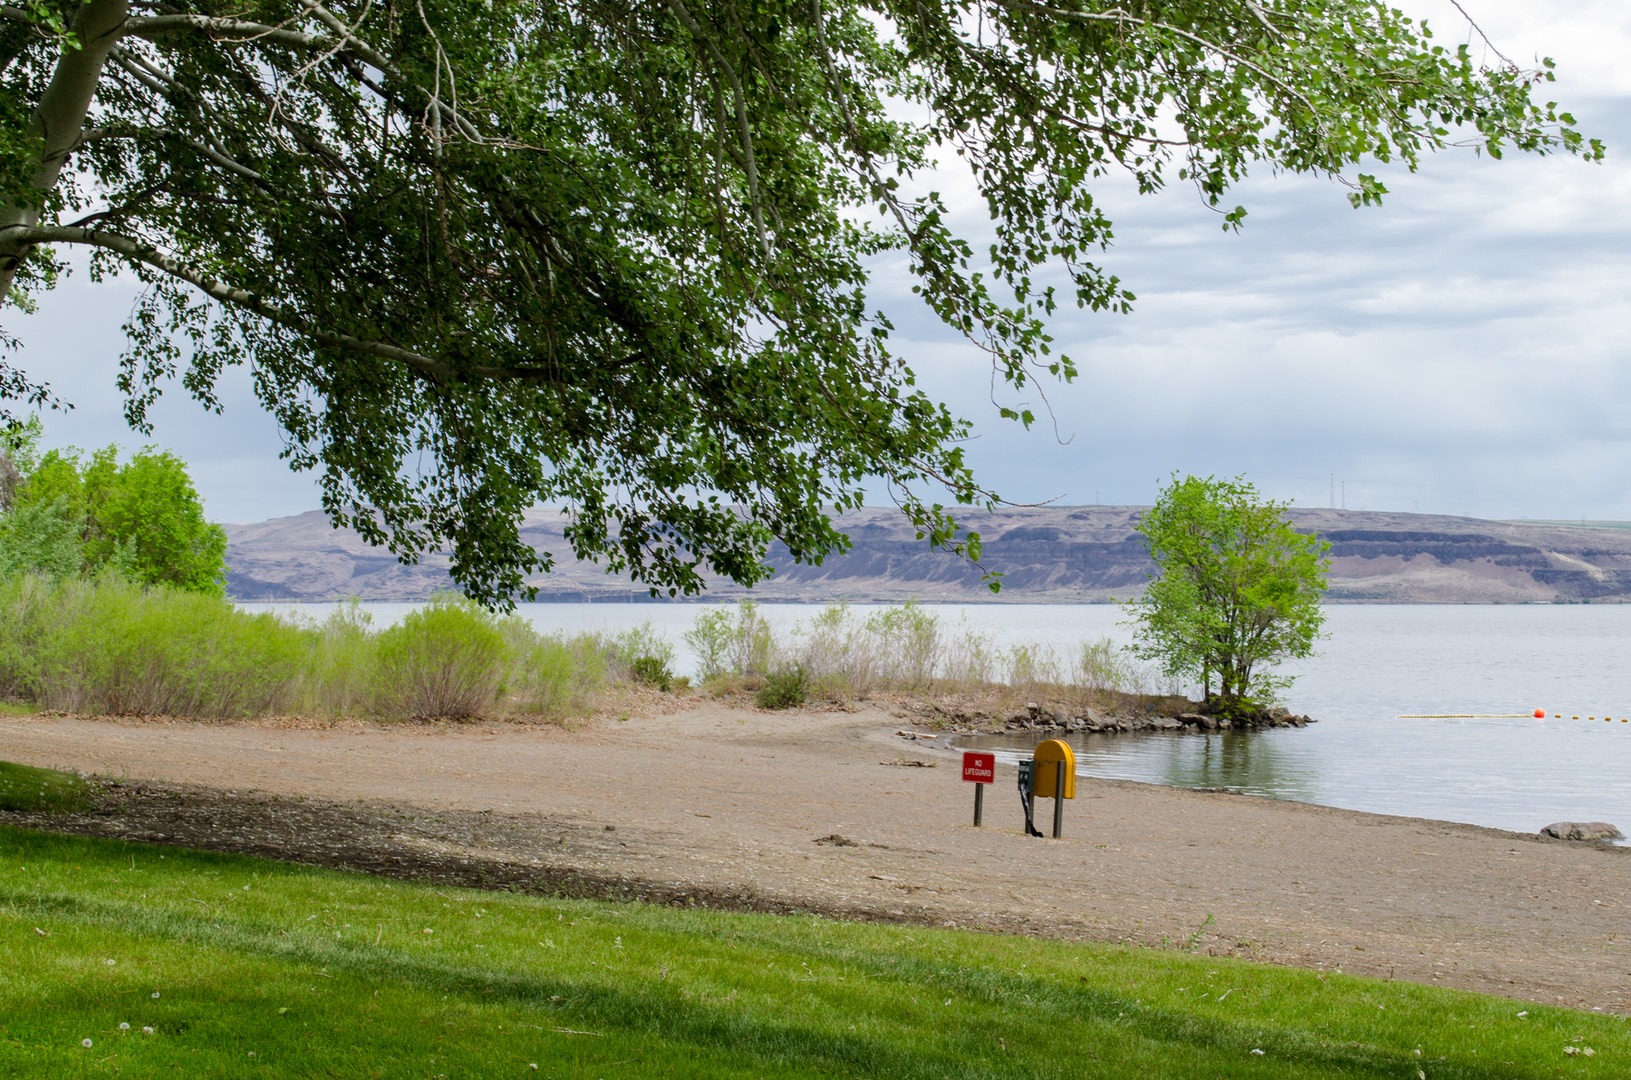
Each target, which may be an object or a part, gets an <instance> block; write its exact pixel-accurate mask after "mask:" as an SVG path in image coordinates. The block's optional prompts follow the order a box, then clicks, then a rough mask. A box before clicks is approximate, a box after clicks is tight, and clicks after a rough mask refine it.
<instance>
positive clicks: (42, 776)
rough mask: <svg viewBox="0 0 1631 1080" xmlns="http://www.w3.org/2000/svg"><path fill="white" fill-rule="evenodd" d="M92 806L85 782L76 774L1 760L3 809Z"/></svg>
mask: <svg viewBox="0 0 1631 1080" xmlns="http://www.w3.org/2000/svg"><path fill="white" fill-rule="evenodd" d="M89 803H90V792H89V790H88V788H87V785H86V784H85V781H83V780H81V779H80V778H79V777H77V776H75V775H74V774H73V773H65V772H58V771H57V770H55V769H36V768H34V767H32V766H29V765H14V764H12V763H11V762H9V761H0V810H22V811H31V810H59V811H70V812H71V811H75V810H82V809H84V808H85V807H86V806H87V805H89Z"/></svg>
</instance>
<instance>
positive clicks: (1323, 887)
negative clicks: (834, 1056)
mask: <svg viewBox="0 0 1631 1080" xmlns="http://www.w3.org/2000/svg"><path fill="white" fill-rule="evenodd" d="M912 728H913V725H912V722H911V721H910V720H909V719H907V718H905V716H904V715H903V714H901V713H898V712H896V711H894V710H892V709H890V708H888V707H887V706H866V705H862V706H860V707H858V708H856V709H854V710H851V711H822V710H804V711H797V712H787V713H766V712H760V711H756V710H753V709H749V708H742V707H737V706H730V705H725V704H722V703H718V702H713V701H707V700H702V699H697V700H694V701H692V702H689V703H686V704H684V705H682V706H680V707H674V706H673V705H671V704H668V705H665V704H662V703H659V702H655V701H654V702H653V703H652V704H651V707H650V708H649V709H638V710H634V711H632V712H631V714H630V715H629V717H628V718H627V719H623V720H619V719H615V718H613V719H604V720H600V721H596V722H593V723H590V724H586V725H584V726H582V727H580V728H578V729H575V730H568V729H564V728H561V727H556V726H550V725H523V724H512V723H504V722H494V723H479V724H466V725H454V726H440V725H438V726H425V725H407V726H383V725H372V724H361V723H346V724H340V725H326V726H325V725H315V724H301V723H298V722H245V723H233V724H210V723H194V722H186V721H155V720H133V719H87V718H80V717H64V716H36V717H8V718H5V719H0V759H3V760H8V761H15V762H21V763H25V764H31V765H41V766H50V767H56V768H67V769H72V770H76V771H79V772H82V773H85V774H89V775H95V776H98V777H102V778H104V779H107V780H111V781H116V783H114V784H112V785H110V786H109V787H108V789H107V792H106V794H105V796H104V798H103V805H102V806H101V807H100V809H99V812H97V813H94V814H88V815H84V816H80V817H74V818H71V819H66V820H64V819H57V820H55V821H53V822H52V823H50V824H49V827H52V828H58V829H64V830H69V831H80V832H90V833H97V834H101V835H112V836H123V837H127V838H130V839H141V840H151V841H157V842H164V843H179V844H186V845H188V846H195V847H208V848H217V849H222V850H236V851H248V852H253V853H257V854H266V855H275V856H279V857H284V858H288V859H292V860H296V861H302V862H312V863H319V864H324V865H332V866H342V867H350V868H355V869H362V870H368V871H371V872H376V873H388V874H396V875H399V876H411V877H421V878H430V879H432V880H441V881H449V882H458V883H465V884H484V885H488V886H511V887H522V888H531V889H542V890H547V891H554V892H565V893H571V894H575V895H593V896H603V897H612V898H617V897H628V898H644V899H649V900H653V901H656V902H663V903H681V904H684V903H690V904H709V905H717V906H729V907H740V908H751V909H759V910H770V911H793V910H797V911H814V912H821V913H827V914H832V915H835V916H841V917H850V918H867V919H887V920H897V921H904V922H912V923H919V924H925V925H934V926H957V927H962V928H965V929H984V930H991V931H1000V932H1012V933H1023V934H1030V935H1035V936H1040V937H1053V938H1060V939H1066V940H1095V941H1110V942H1131V943H1139V944H1147V945H1154V946H1158V947H1167V948H1174V949H1193V950H1195V951H1198V952H1201V953H1209V954H1214V955H1228V956H1237V957H1242V958H1245V959H1251V960H1261V961H1268V962H1273V963H1281V964H1295V965H1299V966H1303V967H1310V968H1316V969H1323V970H1338V969H1340V970H1342V971H1347V972H1353V973H1359V974H1365V975H1372V976H1377V977H1380V978H1393V979H1405V980H1412V981H1415V982H1421V983H1431V984H1435V985H1445V986H1454V987H1461V988H1465V989H1471V990H1479V991H1484V992H1488V993H1495V994H1503V995H1507V996H1510V997H1514V998H1519V999H1523V1000H1530V1001H1541V1002H1547V1003H1552V1004H1561V1005H1568V1006H1574V1007H1578V1008H1584V1009H1594V1010H1602V1011H1610V1012H1617V1013H1622V1014H1631V920H1628V918H1627V906H1628V903H1631V851H1627V850H1624V849H1618V848H1610V847H1606V846H1601V845H1596V844H1570V843H1564V842H1561V841H1552V840H1546V839H1542V838H1539V837H1536V836H1531V835H1524V834H1518V833H1509V832H1502V831H1499V830H1494V829H1485V828H1478V827H1474V826H1468V825H1457V824H1449V823H1445V822H1437V821H1425V820H1419V819H1413V818H1400V817H1386V816H1380V815H1373V814H1362V813H1356V812H1352V811H1346V810H1334V809H1329V808H1324V807H1316V806H1308V805H1303V804H1297V803H1287V802H1275V801H1271V800H1267V799H1257V798H1250V797H1244V796H1235V795H1227V794H1219V793H1209V792H1195V791H1183V790H1175V789H1169V788H1162V787H1156V786H1150V785H1143V784H1134V783H1126V782H1119V781H1102V780H1088V779H1085V778H1084V779H1083V780H1082V781H1081V782H1080V783H1079V785H1078V790H1077V798H1076V799H1075V800H1073V801H1070V802H1067V804H1066V806H1065V812H1064V836H1063V838H1062V839H1059V840H1053V839H1034V838H1028V837H1026V836H1024V835H1023V833H1022V831H1021V825H1022V818H1021V814H1020V808H1019V800H1018V797H1017V795H1016V793H1015V786H1014V779H1015V778H1014V771H1013V770H1012V769H1006V768H999V769H998V771H997V782H996V783H995V784H994V785H992V786H991V787H990V788H989V789H988V790H987V793H986V809H985V825H984V827H983V828H980V829H975V828H974V827H973V825H972V810H973V801H974V794H973V785H972V784H968V783H965V782H963V781H962V779H961V773H960V768H959V765H960V760H959V755H956V754H954V753H952V752H950V751H949V750H947V749H945V748H944V747H943V746H941V745H940V744H942V743H944V742H945V738H944V737H941V738H937V739H926V740H914V739H910V738H907V737H904V736H903V735H901V734H900V732H902V731H910V730H912ZM1037 816H1038V822H1039V824H1040V825H1041V827H1042V829H1043V831H1044V832H1047V831H1048V827H1049V823H1050V822H1051V816H1052V804H1051V802H1048V801H1041V800H1039V803H1038V815H1037ZM0 820H7V821H10V822H12V823H16V824H25V825H42V824H45V823H44V822H42V821H41V820H39V819H33V818H30V817H28V816H26V815H16V814H10V815H0ZM1620 824H1622V825H1623V824H1627V823H1620Z"/></svg>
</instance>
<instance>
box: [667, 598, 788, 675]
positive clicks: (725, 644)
mask: <svg viewBox="0 0 1631 1080" xmlns="http://www.w3.org/2000/svg"><path fill="white" fill-rule="evenodd" d="M685 643H686V644H687V645H689V646H691V648H692V650H693V651H694V652H695V653H696V654H697V674H698V675H699V676H701V677H702V678H703V679H714V678H718V677H719V676H721V675H762V674H764V673H765V672H767V671H769V670H770V664H771V657H772V656H774V655H775V650H776V646H775V639H774V637H773V635H772V633H771V630H770V624H769V623H768V622H766V621H765V618H764V616H763V615H761V614H759V605H758V604H755V603H754V602H753V601H751V600H744V601H742V602H741V603H740V604H737V605H736V618H735V619H732V618H731V615H730V613H729V612H728V611H727V610H726V609H724V608H722V607H716V608H711V609H709V610H708V611H704V612H703V613H702V614H701V615H698V616H697V619H696V622H695V623H693V624H692V626H691V629H689V630H687V631H686V632H685ZM670 659H672V657H670Z"/></svg>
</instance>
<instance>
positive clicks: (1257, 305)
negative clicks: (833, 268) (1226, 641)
mask: <svg viewBox="0 0 1631 1080" xmlns="http://www.w3.org/2000/svg"><path fill="white" fill-rule="evenodd" d="M1400 6H1403V7H1404V8H1405V9H1406V10H1407V11H1410V12H1411V13H1413V14H1423V15H1427V16H1428V17H1430V18H1432V19H1433V20H1434V25H1435V27H1436V28H1437V29H1438V31H1439V36H1440V39H1441V40H1442V41H1446V42H1456V41H1459V40H1462V39H1464V38H1465V37H1466V33H1467V32H1466V29H1465V24H1464V22H1462V21H1460V19H1459V17H1458V16H1457V15H1456V13H1455V11H1454V9H1453V7H1452V6H1451V5H1450V4H1449V3H1448V2H1444V3H1440V2H1439V0H1408V2H1405V3H1402V4H1401V5H1400ZM1466 6H1467V7H1468V9H1469V10H1471V11H1472V12H1473V13H1474V14H1475V15H1476V16H1477V17H1478V19H1479V21H1480V24H1481V25H1482V27H1483V29H1484V30H1485V31H1486V32H1487V33H1488V34H1489V36H1490V37H1491V38H1492V39H1493V40H1494V41H1495V42H1496V43H1497V44H1498V45H1499V46H1500V47H1501V48H1502V50H1503V51H1504V52H1506V54H1507V55H1509V56H1511V57H1512V58H1513V59H1515V60H1517V61H1518V62H1520V63H1528V62H1530V61H1532V60H1533V58H1534V57H1536V56H1543V55H1544V56H1551V57H1553V58H1555V59H1556V60H1557V62H1558V81H1557V83H1556V84H1555V85H1554V86H1553V87H1552V88H1550V90H1549V91H1546V92H1544V97H1545V98H1555V99H1556V100H1558V101H1559V102H1561V103H1562V104H1563V105H1565V106H1566V107H1568V108H1569V109H1571V110H1572V111H1573V112H1574V113H1575V115H1576V117H1577V119H1578V120H1579V126H1580V128H1581V129H1582V130H1583V131H1584V132H1585V133H1586V134H1588V135H1591V136H1597V137H1600V138H1602V139H1604V140H1605V141H1606V142H1607V143H1608V144H1609V159H1608V161H1607V162H1605V163H1604V164H1601V165H1596V166H1588V165H1585V164H1582V163H1581V162H1580V161H1578V160H1575V159H1570V158H1548V159H1538V160H1537V159H1520V158H1517V157H1511V156H1509V157H1508V158H1507V159H1506V160H1504V161H1500V162H1492V161H1490V160H1489V159H1487V158H1485V157H1480V156H1476V155H1474V154H1473V153H1472V152H1470V151H1460V152H1451V153H1447V154H1441V155H1438V156H1436V157H1433V158H1430V159H1429V160H1428V161H1427V163H1426V165H1425V166H1424V168H1423V169H1422V171H1421V172H1420V173H1418V174H1416V175H1414V176H1409V175H1390V176H1388V177H1387V178H1386V179H1387V182H1388V184H1389V187H1390V188H1391V189H1392V192H1393V194H1392V195H1390V196H1389V198H1388V200H1387V202H1386V203H1385V204H1384V205H1383V206H1382V207H1381V208H1379V209H1378V208H1369V209H1365V210H1360V211H1356V210H1353V209H1351V208H1350V207H1349V205H1348V203H1347V201H1346V199H1345V198H1344V189H1342V188H1340V187H1338V186H1336V185H1334V184H1331V183H1329V182H1326V181H1316V180H1307V179H1300V178H1288V177H1259V178H1254V179H1253V180H1252V181H1250V182H1249V183H1248V184H1246V185H1244V186H1242V187H1241V188H1240V189H1238V191H1237V201H1239V202H1241V203H1243V204H1244V205H1245V206H1246V207H1247V209H1248V211H1249V212H1250V213H1249V217H1248V219H1247V226H1246V229H1245V231H1244V232H1243V233H1241V234H1239V235H1227V234H1224V233H1223V232H1222V231H1221V229H1220V228H1219V222H1218V219H1217V217H1216V215H1215V214H1213V213H1212V212H1210V211H1208V210H1207V209H1206V208H1205V207H1203V206H1202V205H1201V204H1200V202H1199V200H1198V199H1197V197H1196V196H1195V195H1194V193H1193V191H1192V190H1190V189H1188V188H1186V187H1184V186H1182V185H1179V186H1175V187H1174V188H1173V189H1172V190H1171V191H1168V192H1166V193H1164V194H1163V195H1161V196H1158V197H1155V198H1150V199H1143V200H1139V199H1137V198H1135V197H1123V196H1118V195H1115V194H1113V193H1111V199H1110V202H1111V205H1112V206H1113V207H1115V208H1117V210H1116V213H1115V214H1114V216H1115V220H1116V223H1117V228H1116V235H1117V241H1116V246H1115V247H1114V248H1112V249H1111V250H1110V252H1108V253H1107V254H1106V256H1105V258H1104V261H1105V262H1106V264H1107V265H1108V266H1109V267H1110V269H1111V270H1112V271H1113V272H1115V273H1117V274H1119V275H1120V276H1121V278H1122V279H1123V281H1124V282H1125V283H1126V285H1127V287H1129V288H1131V289H1132V290H1133V291H1134V292H1135V293H1136V294H1137V295H1138V303H1137V306H1136V309H1135V311H1134V313H1133V314H1132V315H1130V316H1106V315H1091V314H1078V313H1075V312H1071V313H1070V314H1069V315H1067V316H1065V317H1062V318H1061V319H1060V320H1059V322H1058V323H1057V325H1056V326H1055V327H1054V336H1055V338H1056V340H1057V341H1058V342H1059V344H1060V345H1061V347H1063V349H1064V351H1066V352H1068V353H1070V354H1071V355H1072V356H1073V357H1074V358H1075V359H1076V360H1077V362H1078V365H1079V366H1080V368H1081V377H1080V379H1079V380H1078V381H1077V382H1076V383H1075V384H1074V385H1072V386H1069V387H1054V388H1052V389H1051V390H1050V392H1049V398H1050V401H1051V405H1052V410H1053V416H1054V421H1053V422H1050V421H1048V420H1047V419H1046V418H1043V419H1042V420H1040V421H1039V423H1038V425H1037V426H1036V427H1035V428H1033V429H1032V430H1031V431H1029V432H1025V431H1022V430H1020V429H1018V428H1015V427H1013V426H1012V425H1009V424H1005V423H1003V422H1001V421H999V420H998V419H997V418H996V416H995V408H994V406H993V405H992V401H991V388H990V375H989V369H988V368H986V367H985V366H984V365H983V361H982V360H981V359H980V358H979V356H978V355H976V354H975V353H974V351H973V350H972V349H970V348H969V347H967V346H965V345H960V344H959V343H958V342H957V341H955V340H954V339H952V338H950V337H948V336H947V335H945V334H944V333H942V332H938V331H937V330H936V329H935V328H933V327H931V326H930V325H929V324H928V323H927V322H926V321H925V320H924V319H922V318H920V317H917V316H916V314H915V312H914V310H913V309H912V308H911V307H910V300H909V298H908V297H905V296H898V298H897V299H891V297H890V294H891V292H898V290H896V289H894V288H893V286H892V283H890V282H888V281H882V282H880V283H879V286H880V288H879V299H880V301H883V302H887V303H889V304H890V306H891V311H892V314H894V315H895V316H896V318H897V324H898V325H899V327H900V331H901V337H902V338H903V339H904V340H901V341H900V342H899V344H900V347H901V350H902V351H903V352H904V353H905V354H906V355H907V356H908V357H909V358H910V359H911V361H912V363H913V365H914V367H915V368H916V369H917V371H918V373H919V375H920V377H921V380H922V382H923V383H924V384H925V385H926V386H927V387H928V388H929V389H930V391H931V392H933V393H935V394H937V395H939V396H941V397H942V398H944V399H945V400H946V401H948V402H950V403H951V404H952V406H953V408H954V409H955V410H956V411H958V412H959V413H961V414H962V415H964V416H967V417H969V418H970V419H971V420H973V421H974V422H975V425H976V430H977V432H978V437H977V439H976V441H975V443H974V444H973V446H972V447H971V450H970V453H971V458H972V460H973V462H974V463H975V466H976V469H977V471H978V473H979V475H980V476H981V478H982V479H983V480H985V481H986V482H987V483H988V484H989V485H990V486H992V487H993V488H995V489H996V490H997V491H999V492H1000V493H1001V494H1002V495H1003V496H1005V497H1006V498H1008V499H1011V500H1014V501H1018V502H1038V501H1045V500H1057V501H1059V502H1061V503H1065V504H1090V503H1094V502H1101V503H1105V504H1128V503H1135V504H1136V503H1148V502H1149V501H1150V500H1151V499H1152V498H1153V496H1154V494H1155V490H1156V487H1157V484H1158V482H1160V481H1161V480H1164V479H1165V478H1166V477H1167V476H1169V475H1170V474H1171V473H1173V472H1175V471H1177V472H1186V473H1196V474H1207V473H1210V474H1216V475H1234V474H1237V473H1244V474H1245V475H1246V476H1247V477H1248V478H1250V479H1252V480H1253V481H1255V482H1256V483H1257V485H1258V486H1259V488H1260V489H1262V490H1263V491H1264V492H1266V493H1267V494H1269V495H1272V496H1274V497H1276V498H1283V499H1291V500H1294V501H1295V502H1296V503H1297V504H1298V505H1303V506H1326V505H1328V504H1331V503H1333V502H1335V503H1338V504H1342V503H1345V505H1346V506H1348V507H1349V508H1350V509H1386V510H1402V511H1413V510H1419V511H1421V512H1423V513H1450V514H1470V515H1474V516H1479V517H1493V518H1561V519H1580V518H1589V519H1594V520H1609V519H1612V520H1631V65H1628V64H1626V62H1625V59H1626V57H1627V56H1628V55H1631V5H1627V4H1625V3H1624V0H1567V2H1564V0H1467V2H1466ZM132 296H133V291H132V290H131V288H130V287H129V286H128V285H126V284H123V283H119V282H115V283H111V284H105V285H102V286H92V285H90V284H89V283H88V282H86V281H84V280H83V278H82V277H81V278H78V279H75V280H72V281H70V283H69V284H67V285H65V286H63V287H62V288H60V289H59V290H58V291H57V292H56V293H55V294H52V295H50V296H47V297H46V298H45V299H44V301H43V302H42V304H41V311H40V314H39V315H37V316H34V317H31V318H29V319H26V320H21V321H19V320H17V319H16V317H15V316H14V315H13V316H10V317H8V324H9V328H11V329H14V330H15V331H16V332H19V333H20V336H22V337H23V339H24V341H25V342H26V345H27V347H26V349H25V351H24V352H23V354H22V356H21V357H20V360H21V366H23V367H25V368H26V369H28V370H29V371H31V372H32V373H34V374H35V375H36V376H37V377H40V378H44V379H47V380H49V381H50V382H51V383H52V385H53V386H54V387H55V388H56V389H57V390H58V391H60V392H63V393H64V394H65V396H67V397H69V398H70V399H72V400H73V401H74V402H75V403H76V404H77V406H78V408H77V409H76V410H75V411H74V412H73V413H72V414H70V415H69V416H67V417H62V416H54V415H53V416H48V417H47V429H48V435H49V441H50V442H52V443H53V444H75V445H79V446H84V447H93V446H102V445H106V444H107V443H109V442H114V441H117V442H119V443H121V444H122V445H124V446H127V447H133V446H137V445H140V444H141V443H142V442H144V441H145V440H144V439H143V438H142V437H140V436H137V435H134V434H132V433H131V432H129V431H128V429H126V428H125V427H124V425H123V423H122V421H121V419H120V415H119V400H118V397H117V394H116V392H115V391H114V389H113V376H114V360H115V358H116V357H117V356H118V355H119V352H120V349H121V343H120V335H119V325H120V322H121V321H122V319H123V317H124V316H125V314H126V313H127V312H128V310H129V307H130V301H131V299H132ZM225 398H226V406H227V410H226V414H225V415H224V416H221V417H215V416H209V415H206V414H204V413H202V412H201V411H200V410H199V409H198V407H197V406H196V405H193V404H192V403H191V402H190V401H189V400H187V399H186V397H185V395H184V394H182V393H181V392H179V389H178V390H177V391H175V392H173V393H171V395H170V396H169V399H168V400H167V402H166V403H165V404H164V405H162V406H161V407H160V409H159V410H158V411H157V413H156V414H155V417H156V421H157V429H156V431H155V433H154V435H153V437H152V441H154V442H155V443H157V444H158V445H160V446H163V447H166V448H169V449H173V450H175V451H176V452H177V453H179V454H181V455H182V456H183V457H184V458H186V459H187V460H188V461H189V462H190V463H191V466H192V471H193V475H194V479H195V480H196V481H197V483H198V486H199V488H200V490H201V492H202V493H203V495H204V497H205V500H206V502H207V507H208V511H209V513H210V515H211V516H212V517H213V518H215V519H217V520H222V521H253V520H258V519H261V518H266V517H273V516H279V515H283V514H292V513H298V512H301V511H303V510H307V509H312V508H315V507H316V505H317V498H316V491H315V487H314V485H313V483H312V482H311V480H310V479H309V478H308V477H302V476H296V475H292V474H290V473H289V472H288V471H287V470H286V469H285V468H284V467H283V465H282V464H281V463H280V462H279V461H278V460H277V454H278V451H279V449H280V447H281V441H280V439H279V436H278V433H277V430H276V428H275V426H274V425H273V424H272V423H271V422H270V420H268V419H267V418H266V417H265V415H264V414H263V413H261V412H260V411H259V409H258V408H257V407H256V406H255V404H254V402H253V399H252V398H251V397H250V396H249V394H248V392H247V388H246V387H245V386H244V385H243V384H242V383H241V382H239V383H235V384H233V385H231V386H229V387H228V388H227V393H226V395H225ZM1003 400H1005V401H1006V400H1009V399H1006V398H1005V399H1003ZM1031 404H1032V405H1033V406H1035V405H1037V404H1039V403H1038V402H1036V401H1034V400H1033V401H1032V402H1031ZM1055 427H1057V434H1056V432H1055Z"/></svg>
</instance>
